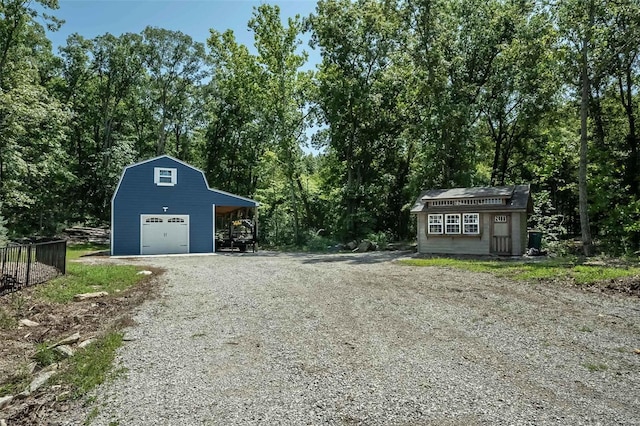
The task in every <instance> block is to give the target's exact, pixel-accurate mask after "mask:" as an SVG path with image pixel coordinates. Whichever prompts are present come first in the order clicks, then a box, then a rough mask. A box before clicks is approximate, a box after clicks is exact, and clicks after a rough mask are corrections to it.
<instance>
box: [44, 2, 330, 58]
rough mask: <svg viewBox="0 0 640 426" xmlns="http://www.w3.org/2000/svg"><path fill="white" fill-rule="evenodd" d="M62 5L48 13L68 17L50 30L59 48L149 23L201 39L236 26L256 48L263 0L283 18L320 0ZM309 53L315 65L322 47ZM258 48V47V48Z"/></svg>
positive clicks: (305, 10)
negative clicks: (252, 25)
mask: <svg viewBox="0 0 640 426" xmlns="http://www.w3.org/2000/svg"><path fill="white" fill-rule="evenodd" d="M59 3H60V8H59V9H58V10H55V11H53V12H51V11H48V13H50V14H52V15H54V16H55V17H57V18H59V19H63V20H64V21H65V23H64V25H63V26H62V28H61V29H60V30H58V31H57V32H55V33H49V35H48V36H49V39H50V40H51V41H52V43H53V46H54V51H55V52H57V47H58V46H61V45H64V44H66V39H67V37H68V36H69V35H70V34H73V33H78V34H80V35H82V36H84V37H85V38H93V37H95V36H98V35H102V34H105V33H111V34H113V35H116V36H117V35H120V34H122V33H127V32H131V33H140V32H141V31H142V30H143V29H144V28H145V27H146V26H149V25H150V26H154V27H160V28H165V29H169V30H178V31H182V32H183V33H185V34H188V35H190V36H191V37H192V38H193V39H194V40H196V41H200V42H202V43H204V42H206V40H207V38H208V37H209V29H210V28H214V29H216V30H217V31H220V32H223V31H225V30H227V29H232V30H233V32H234V33H235V35H236V39H237V40H238V41H239V42H240V43H243V44H245V45H247V46H249V47H250V48H253V33H252V32H250V31H249V30H248V29H247V22H248V21H249V19H251V16H252V13H253V7H254V6H258V5H260V4H262V3H271V4H277V5H278V6H280V13H281V16H282V17H283V19H286V18H287V17H290V16H294V15H296V14H299V15H301V16H306V15H308V14H310V13H312V12H314V11H315V6H316V1H315V0H284V1H282V0H281V1H277V2H270V1H251V0H236V1H231V0H60V1H59ZM304 48H305V50H306V51H307V52H309V54H310V58H309V59H310V62H311V64H310V65H311V66H310V68H313V64H315V63H317V62H319V56H318V54H317V53H314V52H312V51H311V49H310V48H309V47H308V46H306V45H305V46H304ZM254 52H255V51H254Z"/></svg>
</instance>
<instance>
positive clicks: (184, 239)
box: [140, 214, 189, 254]
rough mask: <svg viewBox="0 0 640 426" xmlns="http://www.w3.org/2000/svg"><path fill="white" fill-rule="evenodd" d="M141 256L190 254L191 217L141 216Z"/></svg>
mask: <svg viewBox="0 0 640 426" xmlns="http://www.w3.org/2000/svg"><path fill="white" fill-rule="evenodd" d="M140 225H141V226H140V254H177V253H189V215H168V214H156V215H151V214H142V215H140Z"/></svg>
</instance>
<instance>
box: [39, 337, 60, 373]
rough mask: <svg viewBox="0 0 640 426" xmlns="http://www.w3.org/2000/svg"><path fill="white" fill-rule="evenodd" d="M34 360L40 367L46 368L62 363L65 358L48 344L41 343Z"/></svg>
mask: <svg viewBox="0 0 640 426" xmlns="http://www.w3.org/2000/svg"><path fill="white" fill-rule="evenodd" d="M33 359H34V361H35V362H37V363H38V365H39V366H40V367H46V366H48V365H51V364H53V363H54V362H58V361H61V360H62V359H64V357H63V356H62V354H60V353H59V352H58V351H55V350H54V349H53V348H50V347H49V345H48V344H47V343H40V344H39V345H38V349H37V350H36V353H35V355H33Z"/></svg>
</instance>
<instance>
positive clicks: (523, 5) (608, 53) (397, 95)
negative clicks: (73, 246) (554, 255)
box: [0, 0, 640, 254]
mask: <svg viewBox="0 0 640 426" xmlns="http://www.w3.org/2000/svg"><path fill="white" fill-rule="evenodd" d="M36 3H39V5H38V10H42V8H43V7H44V8H45V10H47V9H50V10H52V11H53V12H52V14H53V15H55V9H57V7H58V3H57V0H33V1H31V2H29V1H24V0H0V200H1V202H2V204H1V207H0V239H1V238H3V237H5V238H6V236H7V235H8V236H9V237H19V236H23V235H33V234H54V233H56V232H58V231H59V230H60V229H62V228H63V227H66V226H69V225H73V224H85V225H104V224H108V221H109V217H110V198H111V196H112V194H113V191H114V189H115V186H116V184H117V182H118V178H119V176H120V174H121V172H122V169H123V167H125V166H126V165H129V164H131V163H134V162H137V161H140V160H144V159H147V158H151V157H154V156H156V155H159V154H165V153H166V154H169V155H172V156H174V157H176V158H179V159H181V160H184V161H186V162H188V163H191V164H193V165H194V166H196V167H199V168H201V169H202V170H204V171H205V173H206V176H207V179H208V181H209V184H210V185H211V187H215V188H219V189H222V190H225V191H230V192H233V193H236V194H239V195H243V196H247V197H251V198H254V199H256V200H258V201H259V202H260V203H261V204H262V207H261V210H260V220H261V230H262V235H261V238H262V241H263V243H268V244H273V245H280V246H284V245H295V246H304V245H313V244H316V245H317V244H320V245H322V244H326V243H327V242H328V241H331V240H333V241H347V240H350V239H354V238H362V237H367V236H368V237H370V238H373V239H376V240H391V239H410V238H415V231H414V227H415V225H414V224H413V222H412V218H411V217H410V215H409V208H410V207H411V205H412V202H413V201H414V199H415V197H416V196H417V195H418V194H419V192H420V190H422V189H427V188H449V187H460V186H484V185H508V184H514V183H531V184H532V189H533V194H534V198H535V205H536V213H535V214H534V216H533V218H532V223H531V226H534V227H538V228H541V229H543V230H545V231H548V232H549V233H550V234H551V235H557V236H559V237H561V238H562V237H565V236H573V235H577V234H579V233H580V230H581V221H580V208H579V207H580V201H582V205H583V215H582V231H583V233H582V238H583V240H584V241H586V243H587V249H590V247H591V236H590V235H589V233H588V232H587V231H591V233H592V235H593V239H594V240H595V242H596V243H597V247H598V248H599V249H600V250H603V251H605V252H608V253H611V254H621V253H633V252H637V251H638V250H639V249H640V197H639V195H640V173H639V169H640V153H639V147H638V124H637V114H638V112H637V111H638V100H639V93H638V84H639V83H640V74H639V61H638V50H639V49H640V5H639V2H638V0H617V1H604V0H564V1H542V0H539V1H528V0H366V1H365V0H359V1H350V0H320V1H319V2H318V4H317V8H316V12H315V13H313V14H312V15H311V16H304V17H296V18H290V19H288V20H287V21H286V22H284V21H283V20H282V19H281V17H280V12H279V8H278V7H277V6H274V5H261V6H260V7H257V8H256V9H255V10H254V15H253V17H252V19H251V20H250V22H248V28H249V29H250V31H252V32H253V34H254V38H255V49H253V50H251V49H248V48H247V46H244V45H241V44H239V43H238V42H237V41H236V39H235V37H234V34H233V33H232V32H231V31H227V32H218V31H215V30H211V37H210V38H209V39H208V41H207V43H206V45H203V44H201V43H197V42H194V41H193V40H192V39H191V37H189V35H187V34H183V33H181V32H176V31H169V30H165V29H162V28H152V27H148V28H146V29H145V30H144V31H143V32H142V33H140V34H123V35H120V36H113V35H110V34H105V35H103V36H100V37H96V38H94V39H85V38H83V37H82V36H81V35H73V36H71V37H69V38H68V40H67V43H66V45H65V46H62V47H61V48H60V49H59V52H57V53H56V52H53V51H52V47H51V43H50V41H49V40H48V39H47V37H46V32H45V30H44V28H43V27H42V23H43V22H46V25H48V26H49V28H50V29H55V27H56V26H58V25H60V22H58V21H57V20H56V19H55V17H54V16H51V15H48V14H42V13H40V12H38V11H37V10H36V8H35V7H34V5H36ZM303 39H305V40H311V41H310V45H307V44H306V43H303V42H302V40H303ZM310 48H313V49H318V50H319V51H320V53H321V58H322V61H321V63H320V64H319V65H318V66H317V68H316V70H315V71H309V70H308V68H309V67H308V66H307V67H305V64H306V62H307V55H306V53H305V52H304V50H305V49H306V50H308V49H310ZM252 52H257V53H256V54H254V53H252ZM310 135H312V136H311V137H310ZM305 147H312V150H311V151H310V150H309V149H307V150H306V151H304V150H303V148H305ZM305 152H306V153H305ZM309 152H312V153H309ZM581 154H582V155H581ZM580 183H582V185H580ZM581 188H582V190H580V189H581ZM2 217H4V219H2ZM587 219H589V220H590V222H587V221H586V220H587ZM321 229H322V230H324V231H320V232H318V231H319V230H321ZM321 236H322V237H321Z"/></svg>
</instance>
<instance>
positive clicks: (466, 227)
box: [462, 213, 480, 235]
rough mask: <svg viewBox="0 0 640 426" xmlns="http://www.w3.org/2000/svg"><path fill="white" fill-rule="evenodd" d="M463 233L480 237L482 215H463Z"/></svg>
mask: <svg viewBox="0 0 640 426" xmlns="http://www.w3.org/2000/svg"><path fill="white" fill-rule="evenodd" d="M462 233H463V234H467V235H480V214H479V213H465V214H463V215H462Z"/></svg>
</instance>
